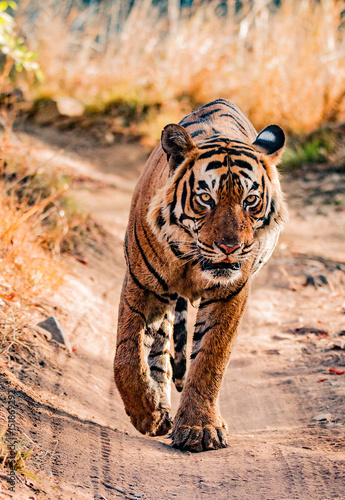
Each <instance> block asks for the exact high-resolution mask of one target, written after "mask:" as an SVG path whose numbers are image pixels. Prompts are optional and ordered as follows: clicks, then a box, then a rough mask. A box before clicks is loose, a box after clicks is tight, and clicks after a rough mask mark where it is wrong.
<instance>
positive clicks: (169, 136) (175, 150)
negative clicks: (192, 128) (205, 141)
mask: <svg viewBox="0 0 345 500" xmlns="http://www.w3.org/2000/svg"><path fill="white" fill-rule="evenodd" d="M161 143H162V148H163V150H164V151H165V153H166V154H167V157H168V162H169V165H170V168H171V170H175V168H176V167H177V166H178V165H180V164H181V163H182V162H183V160H184V159H185V158H186V157H187V156H190V153H191V152H192V151H193V150H197V147H196V145H195V142H194V141H193V139H192V138H191V136H190V135H189V134H188V132H187V130H186V129H184V128H183V127H182V126H181V125H176V124H174V123H171V124H170V125H167V126H166V127H164V129H163V132H162V137H161Z"/></svg>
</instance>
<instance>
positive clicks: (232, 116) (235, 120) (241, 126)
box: [219, 113, 248, 137]
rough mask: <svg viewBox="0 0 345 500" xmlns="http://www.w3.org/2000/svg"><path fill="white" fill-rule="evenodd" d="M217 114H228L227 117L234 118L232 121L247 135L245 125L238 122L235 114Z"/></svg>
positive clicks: (223, 114)
mask: <svg viewBox="0 0 345 500" xmlns="http://www.w3.org/2000/svg"><path fill="white" fill-rule="evenodd" d="M219 116H228V117H229V118H231V119H232V120H234V122H235V123H236V125H237V126H238V127H239V128H240V129H241V130H242V132H244V133H245V135H246V136H247V137H248V133H247V130H246V129H245V127H244V126H243V125H242V123H240V122H239V121H238V119H237V118H235V116H234V115H230V114H228V113H222V114H221V115H219Z"/></svg>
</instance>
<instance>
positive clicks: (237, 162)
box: [234, 160, 253, 171]
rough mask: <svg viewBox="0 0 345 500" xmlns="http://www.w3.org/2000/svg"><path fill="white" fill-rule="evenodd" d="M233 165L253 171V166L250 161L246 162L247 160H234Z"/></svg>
mask: <svg viewBox="0 0 345 500" xmlns="http://www.w3.org/2000/svg"><path fill="white" fill-rule="evenodd" d="M234 166H235V167H239V168H244V169H247V170H251V171H253V166H252V165H251V164H250V163H248V162H247V161H244V160H235V162H234Z"/></svg>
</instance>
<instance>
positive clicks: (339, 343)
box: [330, 339, 345, 350]
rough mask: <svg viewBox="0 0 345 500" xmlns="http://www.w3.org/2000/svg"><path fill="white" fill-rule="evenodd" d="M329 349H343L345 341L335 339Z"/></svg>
mask: <svg viewBox="0 0 345 500" xmlns="http://www.w3.org/2000/svg"><path fill="white" fill-rule="evenodd" d="M330 349H340V350H343V349H345V339H335V340H333V342H332V343H331V345H330Z"/></svg>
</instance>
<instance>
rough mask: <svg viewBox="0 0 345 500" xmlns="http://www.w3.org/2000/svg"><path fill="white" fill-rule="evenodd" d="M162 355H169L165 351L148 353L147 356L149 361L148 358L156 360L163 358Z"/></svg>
mask: <svg viewBox="0 0 345 500" xmlns="http://www.w3.org/2000/svg"><path fill="white" fill-rule="evenodd" d="M163 354H169V351H167V350H165V351H158V352H154V353H152V352H150V355H149V359H150V358H157V356H163Z"/></svg>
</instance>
